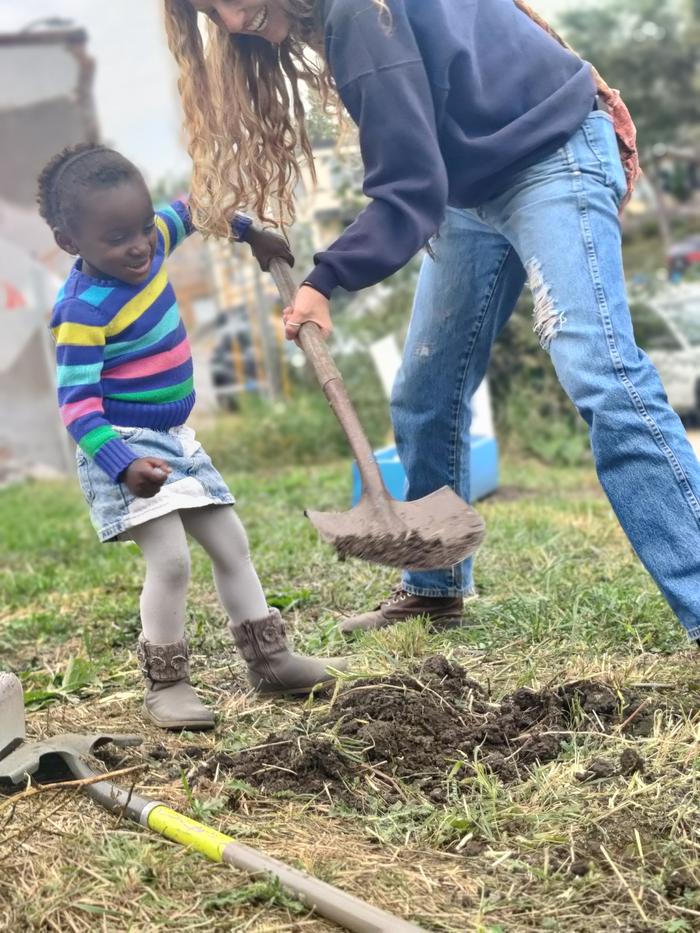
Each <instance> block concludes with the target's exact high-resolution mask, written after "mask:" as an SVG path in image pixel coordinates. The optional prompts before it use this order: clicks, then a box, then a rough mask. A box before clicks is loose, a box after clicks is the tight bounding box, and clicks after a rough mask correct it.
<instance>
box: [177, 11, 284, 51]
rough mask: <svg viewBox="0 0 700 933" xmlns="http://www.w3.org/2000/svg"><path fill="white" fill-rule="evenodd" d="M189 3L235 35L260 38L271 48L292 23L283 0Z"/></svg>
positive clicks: (282, 39) (280, 40)
mask: <svg viewBox="0 0 700 933" xmlns="http://www.w3.org/2000/svg"><path fill="white" fill-rule="evenodd" d="M188 3H189V4H190V6H191V7H193V8H194V9H195V10H196V11H197V12H198V13H205V14H206V15H207V16H208V17H209V19H211V20H212V22H214V23H216V25H217V26H220V27H221V28H222V29H226V30H227V31H228V32H230V33H232V34H234V35H241V36H260V38H262V39H267V41H268V42H272V43H273V44H274V45H278V44H279V43H280V42H283V41H284V40H285V39H286V38H287V36H288V35H289V30H290V27H291V20H290V17H289V13H288V12H287V10H286V8H285V6H284V3H283V0H266V2H265V0H262V2H261V0H188Z"/></svg>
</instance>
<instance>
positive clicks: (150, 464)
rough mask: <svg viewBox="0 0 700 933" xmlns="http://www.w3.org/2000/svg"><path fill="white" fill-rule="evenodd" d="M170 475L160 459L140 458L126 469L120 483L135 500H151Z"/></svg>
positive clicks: (168, 467)
mask: <svg viewBox="0 0 700 933" xmlns="http://www.w3.org/2000/svg"><path fill="white" fill-rule="evenodd" d="M170 473H172V470H171V469H170V466H169V465H168V464H167V462H166V461H165V460H161V459H160V457H141V458H140V459H139V460H134V462H133V463H130V464H129V466H128V467H127V468H126V473H124V475H123V476H122V482H123V483H125V484H126V486H127V487H128V489H129V491H130V492H131V493H133V495H135V496H136V497H137V499H152V498H153V496H155V494H156V493H157V492H158V491H159V490H160V487H161V486H162V485H163V483H164V482H165V481H166V479H167V478H168V476H169V474H170Z"/></svg>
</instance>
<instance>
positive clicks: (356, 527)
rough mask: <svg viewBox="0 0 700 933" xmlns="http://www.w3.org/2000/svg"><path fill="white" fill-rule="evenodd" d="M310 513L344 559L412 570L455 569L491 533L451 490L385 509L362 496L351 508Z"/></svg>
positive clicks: (388, 504)
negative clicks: (354, 559)
mask: <svg viewBox="0 0 700 933" xmlns="http://www.w3.org/2000/svg"><path fill="white" fill-rule="evenodd" d="M306 514H307V516H308V518H309V519H310V520H311V522H312V523H313V524H314V526H315V527H316V529H317V530H318V532H319V534H320V535H321V537H322V538H323V539H324V540H325V541H327V542H328V543H329V544H331V545H332V546H333V547H334V548H335V549H336V551H337V552H338V554H339V555H340V556H341V557H356V558H359V559H360V560H367V561H371V562H372V563H375V564H383V565H385V566H388V567H399V568H404V569H407V570H436V569H440V568H442V567H453V566H454V565H455V564H458V563H459V562H460V561H462V560H464V559H465V558H467V557H470V556H471V555H472V554H474V553H475V552H476V550H477V549H478V547H479V545H480V544H481V542H482V541H483V539H484V535H485V533H486V527H485V524H484V520H483V519H482V518H481V516H480V515H478V513H477V512H475V511H474V509H472V508H471V506H469V505H467V503H466V502H463V501H462V500H461V499H460V498H459V497H458V496H457V495H456V494H455V493H454V492H453V491H452V490H451V489H447V488H444V489H439V490H437V492H434V493H432V494H431V495H429V496H425V497H424V498H423V499H419V500H417V501H414V502H399V501H397V500H388V501H387V503H386V506H385V507H383V508H382V509H380V510H379V511H377V510H376V509H375V507H374V506H373V505H372V504H371V503H370V501H369V500H366V499H361V500H360V502H359V503H358V504H357V505H356V506H355V507H354V508H352V509H351V510H350V511H349V512H314V511H308V510H307V512H306Z"/></svg>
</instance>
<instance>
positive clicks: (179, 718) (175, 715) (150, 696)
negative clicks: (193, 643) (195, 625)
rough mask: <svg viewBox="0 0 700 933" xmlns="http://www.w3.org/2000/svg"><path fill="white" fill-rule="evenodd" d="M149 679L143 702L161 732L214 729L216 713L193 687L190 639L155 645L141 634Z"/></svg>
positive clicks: (140, 654)
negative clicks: (191, 680)
mask: <svg viewBox="0 0 700 933" xmlns="http://www.w3.org/2000/svg"><path fill="white" fill-rule="evenodd" d="M136 654H137V655H138V659H139V661H140V662H141V673H142V674H143V676H144V678H145V680H146V697H145V699H144V702H143V707H144V710H145V711H146V715H147V716H148V718H149V719H150V720H151V721H152V722H154V723H155V724H156V725H157V726H160V728H161V729H213V728H214V714H213V713H212V711H211V710H209V709H207V708H206V706H205V705H204V704H203V703H202V701H201V700H200V699H199V697H198V696H197V694H196V693H195V692H194V688H193V687H192V685H191V684H190V649H189V645H188V643H187V639H186V638H183V639H182V641H175V642H172V644H170V645H154V644H153V642H150V641H146V639H145V638H144V637H143V635H141V636H140V637H139V643H138V645H137V648H136Z"/></svg>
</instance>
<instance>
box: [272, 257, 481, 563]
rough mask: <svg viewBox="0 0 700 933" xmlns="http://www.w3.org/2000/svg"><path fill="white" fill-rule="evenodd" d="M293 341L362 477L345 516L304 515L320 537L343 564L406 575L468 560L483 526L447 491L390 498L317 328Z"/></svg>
mask: <svg viewBox="0 0 700 933" xmlns="http://www.w3.org/2000/svg"><path fill="white" fill-rule="evenodd" d="M270 271H271V273H272V275H273V277H274V279H275V283H276V285H277V288H278V290H279V293H280V297H281V298H282V302H283V304H284V306H288V305H292V304H293V303H294V296H295V294H296V286H295V284H294V280H293V279H292V276H291V273H290V271H289V266H288V265H286V263H284V262H282V261H281V260H279V259H273V261H272V262H271V264H270ZM298 340H299V343H300V344H301V347H302V349H303V350H304V353H305V354H306V357H307V359H308V360H309V362H310V363H311V366H312V367H313V370H314V372H315V374H316V378H317V379H318V381H319V383H320V385H321V388H322V389H323V392H324V394H325V396H326V398H327V399H328V401H329V403H330V406H331V408H332V409H333V413H334V414H335V416H336V418H337V419H338V421H339V422H340V425H341V427H342V429H343V431H344V432H345V434H346V436H347V439H348V442H349V444H350V447H351V448H352V452H353V454H354V455H355V459H356V461H357V466H358V469H359V471H360V476H361V477H362V496H361V498H360V501H359V502H358V504H357V505H356V506H355V507H354V508H352V509H350V511H349V512H314V511H311V510H307V512H306V514H307V516H308V517H309V519H310V520H311V522H312V523H313V525H314V526H315V527H316V529H317V530H318V532H319V533H320V535H321V537H322V538H323V539H324V540H325V541H327V542H328V543H329V544H331V545H333V547H334V548H335V549H336V551H337V552H338V554H339V555H340V556H341V557H359V558H361V559H362V560H368V561H372V562H373V563H375V564H386V565H388V566H389V567H400V568H402V569H406V570H438V569H441V568H444V567H452V566H453V565H454V564H458V563H459V562H460V561H462V560H464V558H465V557H469V556H470V555H471V554H473V553H474V552H475V551H476V550H477V548H478V547H479V545H480V544H481V542H482V540H483V538H484V534H485V525H484V521H483V519H482V518H481V517H480V516H479V515H478V514H477V513H476V512H475V511H474V509H472V508H471V506H469V505H467V503H466V502H464V501H463V500H462V499H460V498H459V496H458V495H457V494H456V493H455V492H454V491H453V490H452V489H450V488H449V487H448V486H443V488H442V489H438V490H437V491H436V492H433V493H431V494H430V495H429V496H425V497H424V498H423V499H418V500H416V501H414V502H399V501H397V500H396V499H392V497H391V496H390V495H389V493H388V492H387V489H386V486H385V485H384V480H383V479H382V474H381V472H380V470H379V467H378V465H377V462H376V460H375V459H374V454H373V453H372V448H371V447H370V444H369V441H368V440H367V437H366V436H365V433H364V431H363V430H362V425H361V424H360V420H359V418H358V417H357V413H356V412H355V409H354V408H353V404H352V402H351V401H350V397H349V396H348V392H347V389H346V388H345V383H344V382H343V377H342V376H341V375H340V373H339V372H338V369H337V367H336V365H335V363H334V362H333V359H332V358H331V355H330V353H329V352H328V348H327V346H326V344H325V341H324V340H323V338H322V336H321V332H320V329H319V328H318V327H317V326H316V324H314V323H312V322H307V323H306V324H302V326H301V327H300V328H299V337H298Z"/></svg>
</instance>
